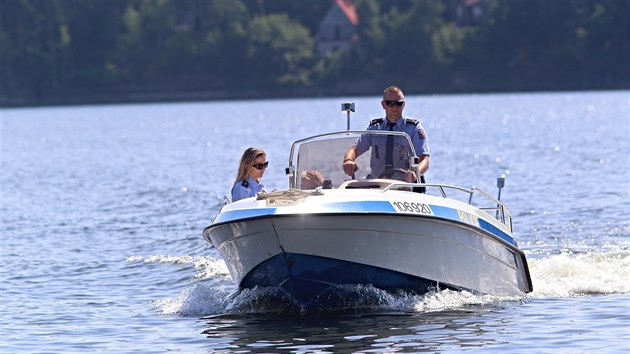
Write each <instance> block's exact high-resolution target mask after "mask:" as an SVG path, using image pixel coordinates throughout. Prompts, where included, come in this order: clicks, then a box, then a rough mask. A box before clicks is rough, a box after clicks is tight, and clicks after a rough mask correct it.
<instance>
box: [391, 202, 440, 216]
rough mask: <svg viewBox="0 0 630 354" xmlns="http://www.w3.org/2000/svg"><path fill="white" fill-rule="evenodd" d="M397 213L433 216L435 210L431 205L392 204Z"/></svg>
mask: <svg viewBox="0 0 630 354" xmlns="http://www.w3.org/2000/svg"><path fill="white" fill-rule="evenodd" d="M391 203H392V205H393V206H394V208H396V211H399V212H403V213H415V214H426V215H433V210H431V207H430V206H429V204H425V203H414V202H391Z"/></svg>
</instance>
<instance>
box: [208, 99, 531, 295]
mask: <svg viewBox="0 0 630 354" xmlns="http://www.w3.org/2000/svg"><path fill="white" fill-rule="evenodd" d="M342 107H344V106H343V105H342ZM349 114H350V113H349V111H348V117H349ZM348 122H349V118H348ZM349 126H350V124H349V123H348V130H345V131H340V132H333V133H327V134H321V135H315V136H311V137H308V138H305V139H301V140H297V141H295V142H294V143H293V144H292V146H291V149H290V152H289V161H288V166H287V168H286V175H287V177H288V188H286V189H283V190H274V191H271V192H261V193H259V194H257V195H256V196H255V197H250V198H247V199H243V200H239V201H236V202H232V201H230V200H229V198H227V197H226V199H225V203H224V205H223V206H222V207H221V209H220V211H219V212H218V214H217V215H216V217H215V219H214V220H213V222H212V224H211V225H209V226H207V227H206V228H205V229H204V231H203V237H204V238H205V239H206V240H207V241H208V242H210V243H212V245H213V246H214V247H215V248H216V249H217V250H218V252H219V254H220V255H221V257H222V258H223V259H224V261H225V262H226V264H227V268H228V270H229V272H230V275H231V277H232V280H233V281H234V282H235V283H236V284H237V285H238V286H239V287H240V288H254V287H280V288H283V289H284V290H285V291H286V292H287V293H289V294H290V295H291V296H293V297H294V298H295V299H296V300H297V301H298V302H299V303H301V304H303V305H304V306H309V304H312V303H314V301H315V302H317V301H321V294H323V293H325V292H326V291H327V290H330V289H331V288H335V287H340V286H343V285H346V284H362V285H371V286H373V287H375V288H379V289H384V290H387V291H390V290H391V291H399V290H404V291H412V292H415V293H426V292H428V291H435V290H440V289H451V290H457V291H469V292H471V293H474V294H489V295H496V296H519V295H523V294H525V293H528V292H531V291H532V289H533V287H532V282H531V278H530V274H529V269H528V265H527V259H526V257H525V254H524V253H523V251H522V250H521V249H519V247H518V245H517V242H516V241H515V240H514V238H513V236H512V215H511V213H510V211H509V210H508V208H507V207H506V206H505V205H504V204H503V203H502V202H501V201H500V195H501V188H502V187H503V185H504V179H503V178H499V179H498V183H497V186H498V188H499V192H498V197H496V198H495V197H494V196H493V195H491V194H490V193H488V192H486V191H484V190H482V189H480V188H478V187H471V188H464V187H459V186H455V185H449V184H442V183H426V182H424V183H423V182H406V181H404V180H400V179H402V178H401V176H403V175H405V173H407V171H414V172H415V173H416V176H419V175H420V174H419V169H418V162H419V158H418V157H417V156H416V153H415V150H414V147H413V144H412V142H411V139H410V138H409V136H408V135H407V134H405V133H402V132H395V131H394V132H391V131H365V130H363V131H352V130H350V129H349ZM367 134H371V138H372V139H387V137H388V136H393V138H395V139H396V149H395V153H396V156H397V158H399V160H400V159H402V161H403V166H402V167H401V168H397V169H396V170H395V171H386V172H388V173H383V174H382V175H380V176H372V175H371V172H372V171H371V168H370V158H371V157H370V155H371V154H370V153H369V152H368V153H364V154H362V155H360V156H359V157H358V158H357V159H356V162H357V165H358V166H360V169H359V170H358V171H357V172H356V173H355V175H354V176H352V177H350V176H347V175H346V174H345V173H344V171H343V169H342V161H343V157H344V154H345V153H346V151H347V150H348V148H349V147H351V146H353V144H355V143H356V142H357V140H358V139H360V138H362V137H366V135H367ZM315 171H316V172H315ZM397 173H398V176H397V175H396V174H397ZM313 175H316V176H320V177H321V178H319V179H317V178H316V179H315V180H316V181H315V182H317V183H313V178H310V179H309V178H306V177H308V176H313Z"/></svg>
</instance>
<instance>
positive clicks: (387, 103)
mask: <svg viewBox="0 0 630 354" xmlns="http://www.w3.org/2000/svg"><path fill="white" fill-rule="evenodd" d="M384 102H385V105H386V106H388V107H394V106H397V107H402V105H403V104H405V101H384Z"/></svg>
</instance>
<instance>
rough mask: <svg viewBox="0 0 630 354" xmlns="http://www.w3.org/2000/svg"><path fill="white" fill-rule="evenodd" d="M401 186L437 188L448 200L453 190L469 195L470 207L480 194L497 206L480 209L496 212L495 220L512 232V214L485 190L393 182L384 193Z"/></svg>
mask: <svg viewBox="0 0 630 354" xmlns="http://www.w3.org/2000/svg"><path fill="white" fill-rule="evenodd" d="M400 186H404V187H425V188H426V187H429V188H437V189H438V190H439V191H440V194H441V195H442V198H448V197H447V195H446V189H453V190H456V191H460V192H464V193H468V204H470V205H472V199H473V196H474V195H475V192H478V194H481V195H482V196H483V197H485V198H486V199H488V200H490V201H491V202H493V203H495V204H496V207H480V208H479V209H480V210H483V211H484V212H486V213H488V214H490V213H489V211H496V212H497V214H496V216H495V218H496V219H497V220H499V221H500V222H501V223H503V224H504V225H506V226H507V227H508V228H509V229H510V231H511V230H512V213H510V211H509V210H508V208H507V207H506V206H505V205H504V204H503V203H502V202H501V201H499V200H498V199H497V198H495V197H494V196H493V195H492V194H490V193H488V192H486V191H485V190H483V189H481V188H479V187H475V186H473V187H471V188H470V189H468V188H463V187H458V186H453V185H448V184H440V183H410V182H392V183H391V184H390V185H388V186H387V187H385V188H383V191H382V192H383V193H385V192H387V191H389V190H391V189H393V188H394V187H400ZM490 215H492V214H490Z"/></svg>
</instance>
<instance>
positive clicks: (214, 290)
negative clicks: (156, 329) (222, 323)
mask: <svg viewBox="0 0 630 354" xmlns="http://www.w3.org/2000/svg"><path fill="white" fill-rule="evenodd" d="M229 294H230V289H227V288H225V287H222V286H211V285H209V284H197V285H194V286H193V287H191V288H188V289H186V290H184V291H182V293H181V294H180V295H179V297H177V298H175V299H171V298H166V299H161V300H157V301H155V302H154V303H153V305H154V306H155V307H156V308H157V309H158V311H160V312H162V313H164V314H169V315H170V314H178V315H181V316H206V315H213V314H218V313H223V312H224V308H225V303H224V302H225V299H227V298H229Z"/></svg>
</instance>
